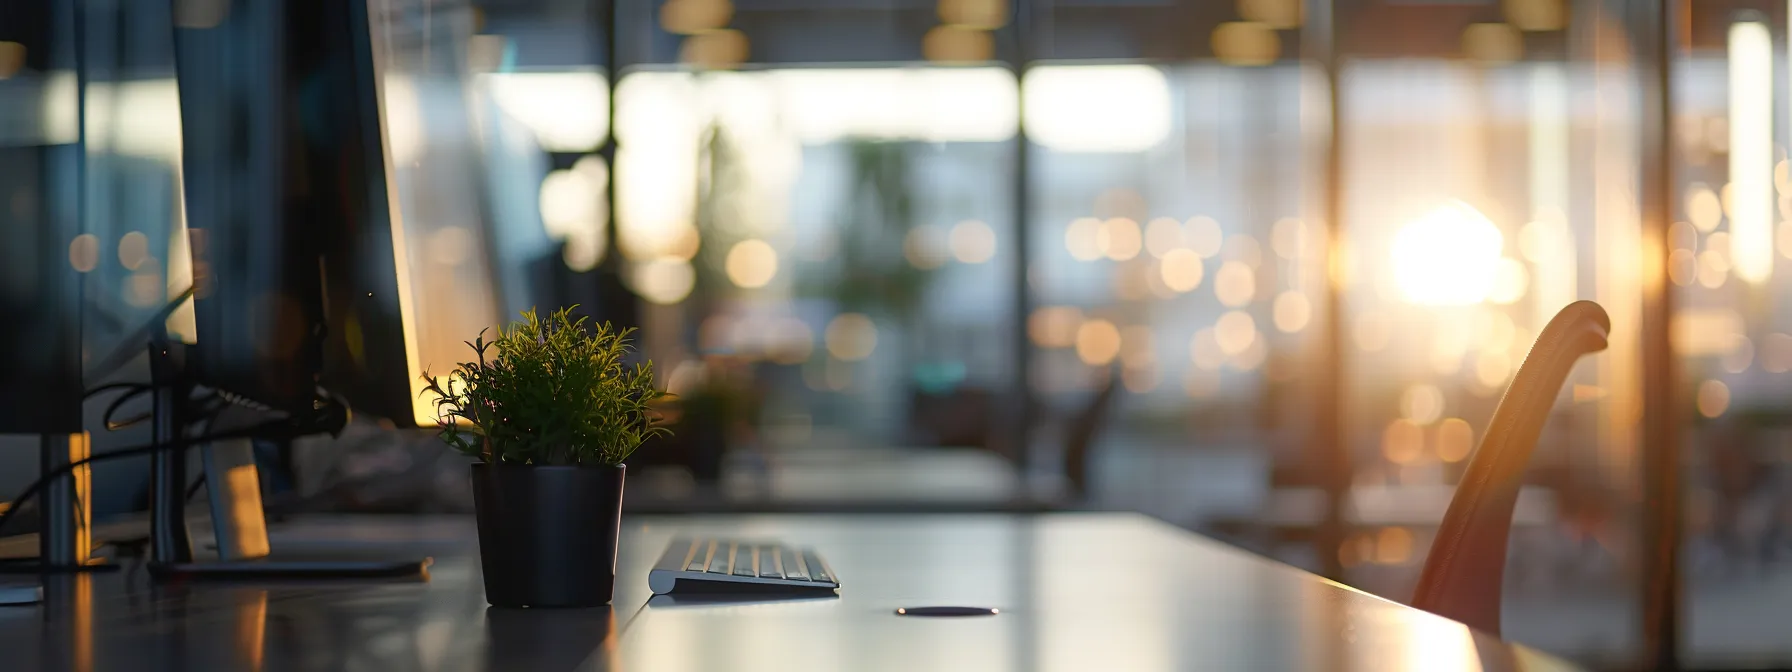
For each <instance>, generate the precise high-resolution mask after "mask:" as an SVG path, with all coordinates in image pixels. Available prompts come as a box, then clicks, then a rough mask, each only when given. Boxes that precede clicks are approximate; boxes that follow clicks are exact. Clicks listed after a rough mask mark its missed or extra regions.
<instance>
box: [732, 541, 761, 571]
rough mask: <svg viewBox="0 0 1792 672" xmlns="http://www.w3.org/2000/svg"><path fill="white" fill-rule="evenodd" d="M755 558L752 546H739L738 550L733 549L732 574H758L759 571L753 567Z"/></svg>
mask: <svg viewBox="0 0 1792 672" xmlns="http://www.w3.org/2000/svg"><path fill="white" fill-rule="evenodd" d="M755 558H756V556H755V554H754V549H753V547H752V546H741V547H740V550H738V551H735V553H734V575H735V576H758V575H759V572H758V570H757V569H756V567H755V565H756V564H757V560H756V559H755Z"/></svg>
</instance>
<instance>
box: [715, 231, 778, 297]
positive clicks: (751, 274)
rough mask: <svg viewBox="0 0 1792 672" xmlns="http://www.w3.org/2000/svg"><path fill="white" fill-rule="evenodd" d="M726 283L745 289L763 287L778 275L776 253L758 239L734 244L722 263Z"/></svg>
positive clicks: (769, 245) (768, 244)
mask: <svg viewBox="0 0 1792 672" xmlns="http://www.w3.org/2000/svg"><path fill="white" fill-rule="evenodd" d="M723 268H724V270H726V271H727V273H728V281H729V282H732V283H734V284H735V285H737V286H739V287H742V288H746V289H757V288H759V287H764V286H766V284H768V283H770V282H771V281H772V278H773V277H776V276H777V275H778V251H777V250H774V249H772V246H771V244H770V243H767V242H765V241H763V240H760V239H758V238H749V239H747V240H743V241H740V242H738V243H735V244H734V246H733V247H730V248H728V256H727V258H726V259H725V260H724V262H723Z"/></svg>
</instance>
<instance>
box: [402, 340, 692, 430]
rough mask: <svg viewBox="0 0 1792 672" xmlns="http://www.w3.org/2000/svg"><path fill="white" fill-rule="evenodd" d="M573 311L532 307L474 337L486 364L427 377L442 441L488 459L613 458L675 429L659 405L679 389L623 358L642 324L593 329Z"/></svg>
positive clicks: (481, 362) (646, 366) (473, 344)
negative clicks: (540, 311) (488, 334)
mask: <svg viewBox="0 0 1792 672" xmlns="http://www.w3.org/2000/svg"><path fill="white" fill-rule="evenodd" d="M574 307H576V306H574ZM571 311H572V308H562V309H560V310H557V311H555V312H554V314H553V315H552V316H549V317H548V318H547V319H545V320H544V319H540V318H538V317H536V314H535V310H534V309H530V310H527V311H524V312H523V314H522V319H521V320H518V321H515V322H512V323H510V325H509V326H508V327H500V328H499V329H498V335H497V338H495V339H493V340H491V341H487V340H485V332H483V331H481V332H480V334H479V337H478V338H475V339H474V340H472V341H470V342H468V343H467V346H468V347H471V348H472V349H473V352H474V353H475V354H476V355H477V356H478V361H472V362H465V363H462V364H459V365H457V366H456V367H455V368H454V370H453V371H452V372H450V373H449V374H448V375H447V376H443V377H442V378H435V377H433V376H430V375H429V374H428V373H425V374H424V376H423V378H424V380H425V381H426V382H427V383H428V384H427V386H426V387H425V389H424V392H423V393H424V394H434V395H435V396H436V402H435V403H436V414H437V418H438V421H439V422H440V423H441V426H442V440H443V441H445V442H447V443H448V445H450V446H452V447H454V448H455V449H456V450H459V451H461V452H463V453H466V454H468V455H472V456H475V457H478V458H479V459H481V460H484V461H485V462H489V463H496V462H511V463H522V464H536V465H573V464H582V465H590V464H609V465H615V464H621V463H622V461H623V460H626V459H628V456H629V455H631V454H633V453H634V452H635V449H637V448H639V447H641V443H642V442H644V441H646V440H647V439H648V438H650V437H652V436H654V435H657V434H664V433H668V430H667V429H666V428H664V427H661V426H660V425H659V414H658V413H656V412H655V411H654V410H653V406H652V405H653V404H654V402H657V401H660V400H663V399H668V398H670V396H671V395H669V394H667V393H666V392H665V391H663V390H659V389H656V388H655V387H654V386H653V363H652V362H646V363H642V364H636V365H634V366H628V365H626V364H624V363H623V358H624V356H625V355H627V354H628V352H629V351H630V350H631V347H630V346H629V335H630V334H632V333H634V330H633V329H620V330H618V329H613V328H612V327H611V326H610V324H609V323H607V322H606V323H604V324H601V325H598V326H596V327H595V328H588V327H587V326H586V324H585V322H586V319H585V318H583V317H580V318H576V319H575V318H574V317H573V316H572V312H571Z"/></svg>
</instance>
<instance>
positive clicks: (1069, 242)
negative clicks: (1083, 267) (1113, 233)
mask: <svg viewBox="0 0 1792 672" xmlns="http://www.w3.org/2000/svg"><path fill="white" fill-rule="evenodd" d="M1101 243H1102V237H1101V220H1099V219H1096V218H1094V217H1078V218H1076V219H1074V220H1071V222H1070V225H1069V226H1067V227H1065V228H1064V248H1065V249H1067V250H1070V256H1071V257H1074V258H1076V259H1077V260H1078V261H1094V260H1096V259H1100V258H1101V257H1102V250H1101Z"/></svg>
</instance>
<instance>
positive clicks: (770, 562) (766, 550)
mask: <svg viewBox="0 0 1792 672" xmlns="http://www.w3.org/2000/svg"><path fill="white" fill-rule="evenodd" d="M756 550H757V552H758V553H759V578H761V579H782V578H784V570H783V569H782V567H783V566H784V565H783V563H780V562H778V547H776V546H760V547H759V548H758V549H756Z"/></svg>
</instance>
